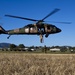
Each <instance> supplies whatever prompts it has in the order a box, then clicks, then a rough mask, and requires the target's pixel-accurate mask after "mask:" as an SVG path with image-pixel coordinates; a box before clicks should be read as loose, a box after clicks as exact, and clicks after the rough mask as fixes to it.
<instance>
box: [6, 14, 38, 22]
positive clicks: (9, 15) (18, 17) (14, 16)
mask: <svg viewBox="0 0 75 75" xmlns="http://www.w3.org/2000/svg"><path fill="white" fill-rule="evenodd" d="M5 16H8V17H13V18H19V19H24V20H30V21H38V20H35V19H30V18H24V17H19V16H12V15H5Z"/></svg>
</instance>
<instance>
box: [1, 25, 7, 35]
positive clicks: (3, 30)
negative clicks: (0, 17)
mask: <svg viewBox="0 0 75 75" xmlns="http://www.w3.org/2000/svg"><path fill="white" fill-rule="evenodd" d="M3 33H4V34H5V33H6V31H5V29H4V28H3V27H2V26H0V34H3Z"/></svg>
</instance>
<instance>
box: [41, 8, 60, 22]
mask: <svg viewBox="0 0 75 75" xmlns="http://www.w3.org/2000/svg"><path fill="white" fill-rule="evenodd" d="M59 10H60V9H57V8H56V9H54V10H53V11H52V12H51V13H49V14H48V15H47V16H46V17H44V18H43V19H42V21H43V20H45V19H46V18H47V17H49V16H51V15H52V14H54V13H56V12H57V11H59Z"/></svg>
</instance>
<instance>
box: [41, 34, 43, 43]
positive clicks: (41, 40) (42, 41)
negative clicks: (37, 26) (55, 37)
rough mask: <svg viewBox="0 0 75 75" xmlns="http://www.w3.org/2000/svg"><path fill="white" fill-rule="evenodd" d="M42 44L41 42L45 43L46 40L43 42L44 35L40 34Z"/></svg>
mask: <svg viewBox="0 0 75 75" xmlns="http://www.w3.org/2000/svg"><path fill="white" fill-rule="evenodd" d="M40 42H41V43H43V42H44V40H43V35H42V34H40Z"/></svg>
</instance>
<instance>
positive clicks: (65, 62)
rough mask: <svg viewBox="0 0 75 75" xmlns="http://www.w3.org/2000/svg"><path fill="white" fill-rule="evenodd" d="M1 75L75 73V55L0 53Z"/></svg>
mask: <svg viewBox="0 0 75 75" xmlns="http://www.w3.org/2000/svg"><path fill="white" fill-rule="evenodd" d="M0 75H75V55H74V54H44V53H42V54H35V53H34V54H33V53H31V54H29V53H0Z"/></svg>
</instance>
